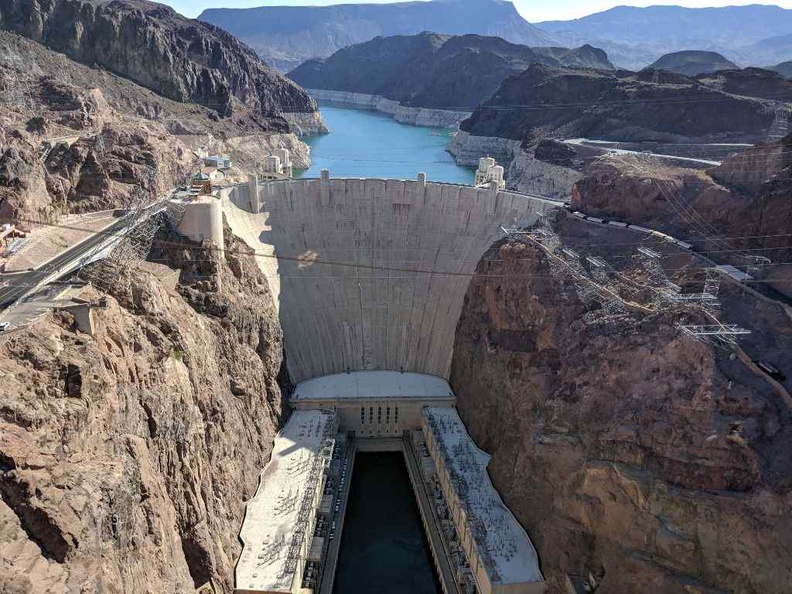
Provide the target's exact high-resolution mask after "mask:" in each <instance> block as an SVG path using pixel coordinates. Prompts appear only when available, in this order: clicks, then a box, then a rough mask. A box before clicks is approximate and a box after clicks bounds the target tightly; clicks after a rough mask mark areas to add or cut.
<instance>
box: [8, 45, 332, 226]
mask: <svg viewBox="0 0 792 594" xmlns="http://www.w3.org/2000/svg"><path fill="white" fill-rule="evenodd" d="M141 55H142V56H145V53H142V54H141ZM287 84H289V85H291V84H292V83H287ZM301 92H302V91H301ZM0 105H2V109H0V220H2V221H3V222H6V221H8V220H9V219H10V220H16V221H17V222H18V223H19V224H20V225H22V226H29V225H30V224H31V221H45V222H46V221H54V220H57V216H58V215H60V214H66V213H74V212H86V211H91V210H101V209H105V208H116V207H124V206H126V205H127V204H128V203H129V200H130V199H131V197H133V196H135V195H138V196H139V195H140V193H141V192H142V193H143V195H144V196H148V197H153V196H157V195H161V194H162V193H163V192H165V191H166V190H168V189H169V188H172V187H174V186H176V185H178V184H181V183H183V181H184V179H185V176H186V175H187V174H188V173H189V172H190V171H193V170H194V169H195V167H196V163H197V159H196V154H195V151H198V152H200V151H210V152H222V153H229V154H231V155H232V157H233V158H234V161H235V163H237V164H238V165H239V167H240V168H241V169H242V170H243V171H244V170H248V171H249V170H255V169H256V165H257V163H258V162H260V161H261V159H262V157H263V156H264V155H266V154H269V152H268V151H269V150H270V148H273V147H285V148H289V149H291V151H292V155H293V159H294V160H295V162H296V163H297V164H298V166H303V167H305V166H308V165H309V164H310V161H309V157H308V147H307V146H306V145H305V144H304V143H302V142H301V141H300V140H298V138H297V136H296V135H295V134H294V133H293V132H286V133H283V132H273V131H272V130H271V129H270V127H269V126H268V125H267V124H266V122H265V121H264V120H262V119H261V117H259V116H255V117H254V116H252V115H250V110H248V109H247V108H245V109H246V111H245V112H240V113H235V115H234V116H233V117H219V115H218V113H217V111H216V110H215V109H214V108H210V107H207V106H203V105H199V104H197V103H189V102H188V103H182V102H178V101H174V100H172V99H168V98H166V97H163V96H161V95H159V94H157V93H155V92H153V91H151V90H149V89H146V88H144V87H142V86H140V85H139V84H136V83H135V82H133V81H130V80H128V79H126V78H123V77H121V76H118V75H115V74H112V73H110V72H108V71H107V70H104V69H100V68H95V67H90V66H86V65H83V64H80V63H79V62H76V61H74V60H71V59H69V58H68V57H67V56H65V55H64V54H61V53H57V52H54V51H52V50H49V49H47V48H45V47H44V46H42V45H41V44H39V43H36V42H34V41H31V40H29V39H26V38H24V37H21V36H19V35H16V34H14V33H9V32H7V31H0ZM246 114H247V115H246ZM284 116H285V117H286V118H287V119H289V120H290V122H291V120H292V119H293V118H301V119H306V118H307V119H309V120H311V121H308V122H307V121H295V122H292V123H289V124H288V125H287V124H286V121H285V120H284V118H282V117H278V118H276V119H277V120H278V122H280V123H279V124H278V125H277V127H276V128H277V129H282V128H283V127H284V126H288V129H294V130H300V131H303V130H304V129H305V128H308V130H309V131H313V130H315V129H316V127H315V126H314V127H311V125H312V122H313V124H316V125H320V126H323V124H322V122H321V117H320V116H319V115H318V112H312V113H308V114H284Z"/></svg>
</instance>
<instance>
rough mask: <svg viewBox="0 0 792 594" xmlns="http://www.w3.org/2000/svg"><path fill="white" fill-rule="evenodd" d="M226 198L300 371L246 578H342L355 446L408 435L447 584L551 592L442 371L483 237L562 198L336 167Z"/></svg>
mask: <svg viewBox="0 0 792 594" xmlns="http://www.w3.org/2000/svg"><path fill="white" fill-rule="evenodd" d="M221 198H222V206H223V211H224V214H225V217H226V221H227V223H228V225H229V227H230V228H231V230H232V231H233V233H234V234H235V235H237V236H238V237H240V238H241V239H242V240H243V241H245V242H246V243H247V244H248V245H249V246H250V247H251V248H253V249H254V250H255V252H256V256H257V262H258V265H259V267H260V268H261V270H262V272H263V273H264V275H265V276H266V277H267V280H268V283H269V287H270V290H271V292H272V296H273V299H274V301H275V304H276V307H277V309H278V315H279V318H280V323H281V327H282V329H283V333H284V349H285V357H286V366H287V369H288V372H289V375H290V377H291V379H292V381H294V382H295V383H296V384H297V386H296V388H295V390H294V392H293V394H292V397H291V405H292V406H293V408H294V409H295V410H294V413H293V414H292V416H291V418H290V420H289V421H288V423H287V424H286V426H285V427H284V428H283V429H282V431H281V433H280V434H279V435H278V438H277V439H276V442H275V447H274V449H273V455H272V459H271V461H270V463H269V464H268V465H267V467H266V468H265V469H264V470H263V471H262V473H261V477H260V485H259V488H258V491H257V493H256V495H255V496H254V497H253V499H251V501H250V502H249V503H248V508H247V513H246V517H245V521H244V523H243V526H242V530H241V532H240V538H241V540H242V541H243V544H244V548H243V552H242V555H241V557H240V559H239V562H238V564H237V568H236V591H237V592H239V593H242V594H253V593H260V592H314V591H316V592H328V593H329V592H331V591H332V586H333V576H334V572H335V564H336V562H337V558H338V543H339V541H340V534H341V531H342V529H343V521H344V515H345V510H346V501H347V497H348V494H349V493H348V489H349V484H350V482H351V480H349V481H347V478H348V476H349V477H351V474H352V471H353V470H352V469H353V468H354V457H355V452H356V451H358V449H360V451H386V450H392V451H401V452H403V454H404V458H405V463H406V465H407V468H408V470H409V475H410V481H411V483H412V485H413V490H414V492H415V496H416V501H417V503H418V507H419V509H420V513H421V518H422V522H423V525H424V528H425V532H426V535H427V540H428V542H429V544H430V548H431V552H432V558H433V559H434V562H435V566H436V569H437V573H438V576H439V578H440V584H441V586H442V590H443V591H444V592H446V593H450V592H465V593H468V592H471V593H472V592H480V593H483V594H490V593H499V592H504V593H506V592H509V593H525V594H529V593H530V594H533V593H537V592H543V591H544V589H545V582H544V578H543V576H542V574H541V572H540V569H539V562H538V558H537V555H536V551H535V550H534V548H533V545H532V544H531V542H530V539H529V538H528V535H527V534H526V533H525V531H524V530H523V529H522V527H521V526H520V525H519V523H518V522H517V520H516V519H515V518H514V516H513V515H512V514H511V512H510V511H509V510H508V508H506V506H505V505H504V504H503V502H502V501H501V500H500V497H499V496H498V494H497V492H496V491H495V489H494V488H493V486H492V484H491V482H489V477H488V474H487V471H486V466H487V463H488V461H489V456H488V455H487V454H486V453H484V452H482V451H481V450H479V449H478V448H477V447H476V446H475V444H474V443H473V441H472V440H471V439H470V437H469V436H468V435H467V432H466V430H465V428H464V425H463V424H462V421H461V419H460V418H459V416H458V414H457V413H456V408H455V403H456V398H455V396H454V393H453V390H452V389H451V387H450V386H449V384H448V381H447V380H448V378H449V374H450V366H451V359H452V355H453V345H454V338H455V332H456V326H457V322H458V320H459V316H460V314H461V311H462V305H463V302H464V298H465V294H466V292H467V289H468V285H469V282H470V279H471V278H472V277H473V276H474V275H475V274H476V268H477V266H478V263H479V261H480V260H481V258H482V257H483V255H484V253H485V252H486V251H487V250H488V249H489V248H490V247H491V246H492V245H493V243H494V242H495V241H496V240H498V239H500V238H502V237H503V232H502V229H503V228H521V227H529V226H531V225H533V224H534V223H535V222H536V221H537V220H538V218H539V217H540V216H541V215H543V214H544V213H545V212H547V211H549V210H551V209H554V208H558V207H559V206H560V205H561V204H560V203H558V202H555V201H551V200H546V199H542V198H537V197H533V196H527V195H523V194H518V193H514V192H507V191H504V190H501V189H499V188H498V187H497V184H493V185H491V186H490V187H484V188H482V187H472V186H460V185H452V184H442V183H430V182H427V181H426V178H425V176H424V175H423V174H419V176H418V179H417V180H415V181H412V180H407V181H405V180H385V179H330V176H329V174H328V173H327V172H326V171H323V172H322V177H321V178H320V179H296V180H283V181H269V182H266V183H259V181H258V180H257V179H251V180H250V182H249V183H248V184H242V185H237V186H233V187H228V188H225V189H224V190H223V191H222V195H221ZM347 468H348V469H349V470H348V472H349V475H347V474H346V472H347ZM336 534H337V535H338V536H336Z"/></svg>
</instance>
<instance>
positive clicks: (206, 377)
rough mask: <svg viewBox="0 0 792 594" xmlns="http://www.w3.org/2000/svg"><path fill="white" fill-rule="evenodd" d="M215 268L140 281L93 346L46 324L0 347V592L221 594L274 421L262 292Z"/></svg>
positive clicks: (199, 266) (271, 318) (178, 256)
mask: <svg viewBox="0 0 792 594" xmlns="http://www.w3.org/2000/svg"><path fill="white" fill-rule="evenodd" d="M239 248H240V244H237V243H236V242H234V241H232V240H231V241H229V242H228V245H227V249H229V250H232V249H239ZM226 254H227V256H226V259H224V260H220V259H212V258H209V259H208V260H207V259H205V258H203V259H202V258H198V257H197V256H198V252H195V251H193V250H191V249H185V250H181V251H171V252H170V253H169V257H170V258H171V261H172V262H176V263H177V264H178V266H179V268H180V271H179V272H178V273H177V274H180V275H181V284H180V285H179V286H178V288H177V289H173V288H169V287H168V286H167V283H166V282H165V281H160V280H158V277H157V276H155V275H154V274H152V273H149V272H143V271H140V272H138V273H137V274H136V276H135V279H134V282H133V285H132V286H133V289H132V291H131V292H129V293H123V292H120V289H119V292H118V293H114V294H113V297H112V298H111V299H110V305H109V309H107V310H105V311H102V310H96V311H95V315H96V325H97V331H96V334H95V336H93V337H91V336H88V335H85V334H81V333H79V332H77V331H76V330H75V329H73V327H72V324H73V319H72V318H71V317H70V316H69V315H68V314H62V315H57V314H55V315H48V316H45V317H44V318H42V319H41V320H40V321H38V322H37V323H35V324H34V325H33V326H31V327H29V328H26V329H23V330H20V331H16V332H13V333H9V334H4V335H3V336H2V338H0V377H2V386H0V392H1V393H2V398H0V495H2V500H1V501H0V591H2V592H14V593H17V592H25V593H27V592H30V593H34V592H45V591H46V592H57V593H66V592H81V591H91V592H98V591H102V592H151V593H154V592H158V593H160V592H194V591H195V587H196V585H201V584H203V583H204V582H206V581H207V580H209V579H212V580H214V581H215V583H216V585H217V586H218V588H219V591H222V592H229V591H231V586H232V574H233V566H234V562H235V560H236V557H237V555H238V554H239V551H240V545H239V542H238V541H237V537H236V535H237V533H238V530H239V527H240V525H241V521H242V515H243V510H244V501H245V500H246V499H248V498H249V497H250V496H252V494H253V492H254V491H255V488H256V486H257V484H258V473H259V471H260V469H261V468H262V467H263V466H264V464H265V463H266V461H267V459H268V458H269V452H270V448H271V444H272V439H273V437H274V434H275V432H276V431H277V428H278V426H279V423H280V420H281V419H280V417H281V414H282V412H281V411H282V410H283V406H282V402H281V391H280V387H279V384H278V381H277V378H278V375H279V373H280V369H281V361H282V342H281V333H280V327H279V325H278V322H277V316H276V313H275V310H274V306H273V303H272V300H271V297H270V295H269V291H268V288H267V284H266V280H265V279H264V278H263V277H262V276H261V274H260V272H259V271H258V268H257V267H256V264H255V262H254V261H253V260H252V258H251V257H250V256H245V255H236V254H233V253H231V252H230V251H227V252H226ZM154 255H155V256H157V257H159V256H162V254H157V253H156V252H155V253H154ZM215 273H216V274H217V275H218V276H219V279H220V281H221V285H220V286H221V287H222V289H221V290H220V291H214V290H212V287H211V286H208V285H207V281H206V280H197V279H196V280H193V279H195V277H196V276H200V277H201V278H202V279H205V278H206V277H207V276H210V277H213V276H214V274H215ZM94 296H95V297H96V296H98V295H94Z"/></svg>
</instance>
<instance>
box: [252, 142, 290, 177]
mask: <svg viewBox="0 0 792 594" xmlns="http://www.w3.org/2000/svg"><path fill="white" fill-rule="evenodd" d="M259 177H260V178H261V179H263V180H273V179H290V178H291V177H292V162H291V155H290V153H289V149H285V148H282V149H275V150H273V151H272V154H271V155H269V156H267V157H264V161H263V163H262V164H261V175H260V176H259Z"/></svg>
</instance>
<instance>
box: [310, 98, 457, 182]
mask: <svg viewBox="0 0 792 594" xmlns="http://www.w3.org/2000/svg"><path fill="white" fill-rule="evenodd" d="M320 109H321V111H322V115H323V116H324V119H325V121H326V122H327V126H328V127H329V128H330V134H325V135H322V136H314V137H311V138H306V139H305V141H306V142H307V143H308V144H309V145H310V146H311V161H312V165H311V168H310V169H307V170H305V171H304V172H302V173H301V174H298V177H319V172H320V171H321V170H322V169H329V170H330V176H331V177H380V178H395V179H415V178H416V176H417V175H418V173H419V172H421V171H423V172H424V173H426V178H427V179H428V180H429V181H436V182H446V183H456V184H471V183H473V172H472V171H471V170H469V169H466V168H464V167H460V166H458V165H457V164H456V163H454V160H453V159H452V158H451V155H449V154H448V153H446V152H445V150H444V149H445V146H446V145H447V144H448V142H449V141H450V140H451V132H450V131H448V130H436V129H434V128H419V127H418V126H408V125H406V124H400V123H398V122H397V121H396V120H394V119H393V118H390V117H388V116H385V115H382V114H378V113H375V112H370V111H362V110H357V109H346V108H341V107H331V106H327V105H321V106H320Z"/></svg>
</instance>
